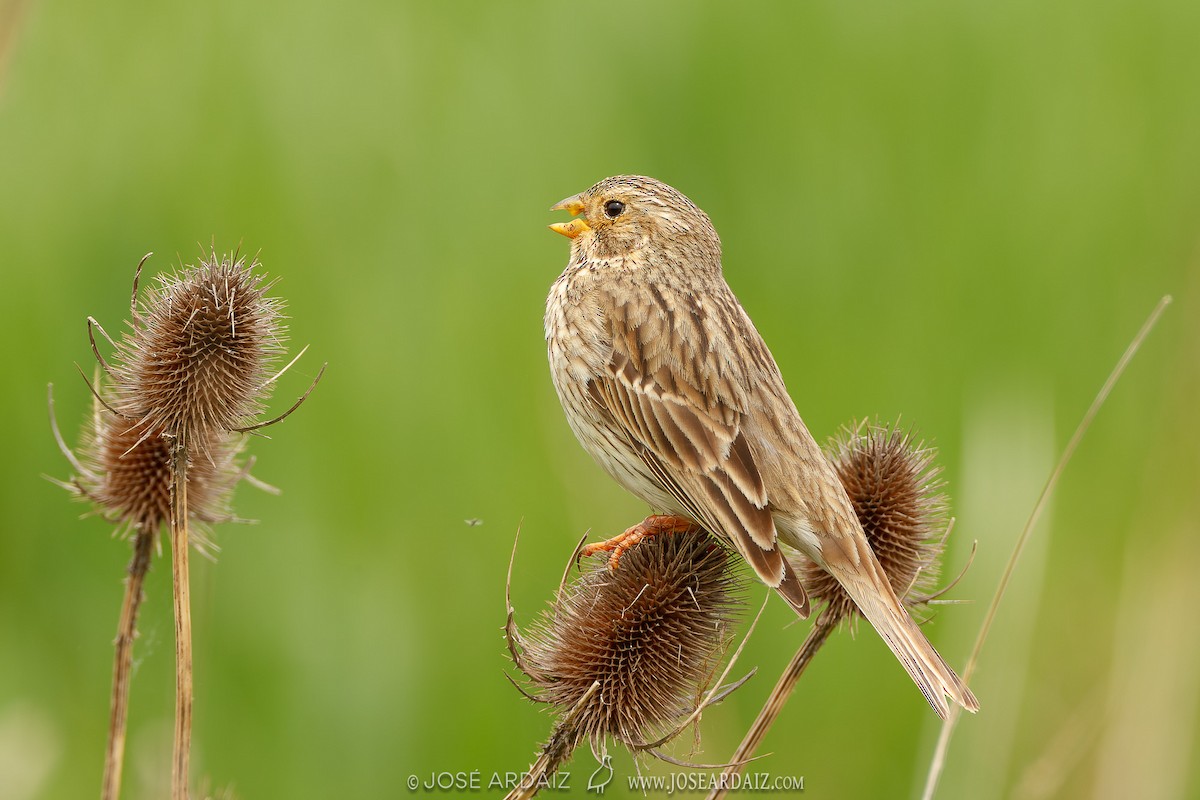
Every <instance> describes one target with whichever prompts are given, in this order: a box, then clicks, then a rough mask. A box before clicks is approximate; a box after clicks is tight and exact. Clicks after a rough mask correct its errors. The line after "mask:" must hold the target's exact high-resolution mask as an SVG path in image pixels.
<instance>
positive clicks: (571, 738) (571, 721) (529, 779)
mask: <svg viewBox="0 0 1200 800" xmlns="http://www.w3.org/2000/svg"><path fill="white" fill-rule="evenodd" d="M598 691H600V681H595V682H594V683H593V684H592V685H591V687H590V688H589V689H588V690H587V691H586V692H584V693H583V695H582V696H581V697H580V698H579V701H578V702H577V703H575V705H574V707H573V708H572V709H571V710H570V711H568V712H567V713H566V714H565V715H564V716H563V718H562V719H560V720H559V721H558V724H556V725H555V726H554V732H553V733H551V734H550V741H549V742H547V743H546V746H545V747H543V748H542V751H541V752H540V753H538V757H537V760H536V761H534V762H533V764H531V765H530V767H529V769H528V770H527V771H526V772H525V774H524V775H523V776H522V777H521V779H520V780H519V781H518V782H517V785H516V786H514V787H513V790H512V791H511V792H509V793H508V794H507V795H505V797H504V800H529V798H531V797H533V796H534V795H536V794H537V793H538V792H539V791H541V789H542V785H543V784H544V783H545V782H546V781H547V780H549V779H550V778H551V777H553V776H554V774H555V773H556V772H558V768H559V767H561V766H562V765H563V764H564V763H566V761H567V759H569V758H570V757H571V754H572V753H574V752H575V744H576V743H577V742H578V741H579V740H580V738H582V736H581V733H580V731H579V724H578V720H579V718H580V717H581V716H582V715H583V713H584V711H585V710H586V709H587V706H588V703H590V702H591V700H592V697H593V696H594V695H595V694H596V692H598Z"/></svg>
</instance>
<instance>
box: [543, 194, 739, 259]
mask: <svg viewBox="0 0 1200 800" xmlns="http://www.w3.org/2000/svg"><path fill="white" fill-rule="evenodd" d="M550 210H551V211H563V210H565V211H569V212H571V216H573V217H575V219H572V220H571V221H570V222H556V223H554V224H553V225H551V226H550V230H552V231H554V232H555V233H561V234H562V235H563V236H566V237H567V238H569V239H570V240H571V250H572V253H573V254H579V255H583V256H586V257H587V258H588V259H589V260H611V259H619V258H628V257H631V256H635V255H637V254H638V253H644V252H646V251H648V250H649V251H651V253H652V254H661V255H663V256H666V257H674V258H682V259H687V260H696V259H700V260H703V261H706V262H712V263H715V264H716V265H718V268H719V265H720V257H721V240H720V239H719V238H718V237H717V232H716V230H715V229H714V228H713V225H712V222H711V221H710V220H709V218H708V215H707V214H705V213H704V212H703V211H701V210H700V209H699V208H697V207H696V205H695V204H694V203H693V202H692V201H691V200H689V199H688V198H687V197H685V196H684V195H683V193H681V192H679V191H678V190H676V189H673V188H671V187H670V186H668V185H667V184H665V183H663V182H661V181H657V180H655V179H654V178H647V177H645V176H642V175H617V176H615V177H612V178H605V179H604V180H602V181H600V182H599V183H597V184H596V185H595V186H593V187H592V188H590V189H588V190H587V191H585V192H580V193H579V194H576V195H572V196H571V197H568V198H566V199H565V200H561V201H560V202H558V203H556V204H554V206H553V207H552V208H551V209H550Z"/></svg>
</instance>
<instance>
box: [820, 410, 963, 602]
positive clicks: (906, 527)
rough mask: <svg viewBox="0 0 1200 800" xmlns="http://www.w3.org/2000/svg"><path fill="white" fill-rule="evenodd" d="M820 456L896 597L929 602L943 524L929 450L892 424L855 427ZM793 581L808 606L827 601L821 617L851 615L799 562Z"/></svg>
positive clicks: (833, 588)
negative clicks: (824, 456)
mask: <svg viewBox="0 0 1200 800" xmlns="http://www.w3.org/2000/svg"><path fill="white" fill-rule="evenodd" d="M826 454H827V456H828V458H829V460H830V463H831V464H832V465H833V468H834V470H835V471H836V472H837V474H838V477H839V478H841V481H842V486H843V487H844V488H845V489H846V494H847V495H849V497H850V502H851V504H852V505H853V507H854V510H855V512H856V513H857V514H858V519H859V522H860V523H861V524H862V527H863V532H864V533H865V534H866V536H867V542H868V543H869V544H870V545H871V549H872V551H874V553H875V557H876V558H877V559H879V563H880V565H881V566H882V567H883V570H884V573H885V574H886V575H887V576H888V580H889V581H891V584H892V589H893V590H894V591H895V592H896V595H897V597H899V598H900V599H901V602H903V603H905V604H906V605H908V606H910V607H911V606H916V605H920V604H921V603H923V602H925V601H927V600H929V599H930V597H929V595H928V594H926V593H925V592H926V591H927V590H928V589H929V587H931V586H932V585H933V584H934V583H935V582H936V580H937V574H938V569H937V567H938V564H937V561H938V557H939V556H940V555H941V552H942V547H943V543H944V541H943V538H944V537H942V536H941V533H942V531H943V530H944V528H945V523H946V497H945V495H944V494H943V493H942V489H943V487H944V484H943V483H942V481H941V480H940V479H939V477H938V476H939V474H940V472H941V468H940V467H938V466H936V465H934V463H933V460H934V458H935V456H936V454H937V453H936V450H934V449H933V448H932V447H929V446H926V445H925V444H924V443H921V442H916V441H914V439H913V437H912V435H911V434H910V433H906V432H902V431H900V430H897V429H896V428H895V427H894V426H888V425H880V424H872V423H866V422H860V423H858V424H855V425H852V426H849V427H847V428H845V429H843V431H842V432H841V434H840V435H838V436H836V437H834V438H832V439H831V440H830V442H829V445H828V446H827V448H826ZM800 579H801V581H802V582H803V583H804V587H805V589H806V590H807V591H808V593H809V596H811V597H812V598H813V600H814V601H818V600H824V601H825V602H826V603H827V610H826V611H825V612H824V613H826V614H832V615H834V616H835V617H836V618H837V619H842V618H849V617H853V616H854V615H856V614H857V613H858V609H857V607H856V606H855V605H854V601H853V600H851V599H850V596H849V595H848V594H846V591H845V590H844V589H843V588H842V587H841V585H840V584H839V583H838V582H837V581H836V580H835V579H834V578H833V576H831V575H830V574H829V573H828V572H825V571H824V570H823V569H821V568H820V567H818V566H817V565H816V564H814V563H813V562H812V561H811V560H809V559H807V558H805V559H803V561H802V566H801V570H800Z"/></svg>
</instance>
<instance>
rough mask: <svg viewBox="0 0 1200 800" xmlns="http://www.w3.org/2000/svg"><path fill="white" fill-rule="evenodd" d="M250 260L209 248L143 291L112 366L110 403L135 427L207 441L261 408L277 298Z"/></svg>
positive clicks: (277, 323)
mask: <svg viewBox="0 0 1200 800" xmlns="http://www.w3.org/2000/svg"><path fill="white" fill-rule="evenodd" d="M257 266H258V262H257V261H253V262H251V263H247V262H246V259H245V258H244V257H238V256H237V255H236V254H226V255H218V254H217V253H216V251H215V250H213V251H212V252H211V253H210V255H209V257H208V259H207V260H206V259H204V258H201V259H200V263H199V265H197V266H191V267H185V268H182V269H180V270H179V271H177V272H175V273H170V274H164V275H160V276H159V278H158V282H159V285H158V286H157V287H155V288H153V289H151V290H150V291H149V292H147V296H146V298H145V300H144V301H143V303H142V306H141V310H140V311H139V312H138V313H137V314H136V316H135V318H134V319H133V320H132V321H131V323H130V330H129V331H127V332H126V333H125V336H124V337H123V338H122V339H121V341H120V343H119V344H118V348H117V350H118V352H117V359H116V363H114V364H113V366H112V368H111V373H112V377H113V384H114V402H113V408H114V409H116V410H117V411H118V412H120V413H121V414H123V415H125V416H127V417H130V418H132V419H134V420H136V422H137V427H139V428H141V431H142V435H147V434H149V433H150V432H152V431H161V432H162V433H163V434H165V435H166V436H167V437H180V436H182V437H186V438H189V439H191V440H192V444H193V446H195V447H204V446H206V445H207V444H208V443H210V442H213V441H216V440H217V439H216V438H215V437H216V436H217V435H218V434H225V433H228V432H230V431H236V430H238V429H240V428H242V427H244V426H246V425H248V424H250V423H251V421H252V420H253V419H254V418H255V417H256V416H257V415H258V414H260V413H261V412H262V408H263V402H264V401H265V399H266V397H267V394H268V391H269V388H270V385H269V379H270V377H271V370H272V367H273V365H274V364H275V363H276V361H277V360H278V357H279V356H280V355H281V354H282V352H283V342H284V332H283V316H282V314H281V309H282V306H283V303H282V301H281V300H280V299H279V298H275V297H268V296H267V295H266V292H267V290H269V289H270V288H271V286H272V285H273V284H272V282H267V281H265V279H264V276H263V275H262V274H261V273H258V272H256V271H255V268H256V267H257ZM195 452H196V453H198V454H199V453H202V452H203V451H202V450H196V451H195Z"/></svg>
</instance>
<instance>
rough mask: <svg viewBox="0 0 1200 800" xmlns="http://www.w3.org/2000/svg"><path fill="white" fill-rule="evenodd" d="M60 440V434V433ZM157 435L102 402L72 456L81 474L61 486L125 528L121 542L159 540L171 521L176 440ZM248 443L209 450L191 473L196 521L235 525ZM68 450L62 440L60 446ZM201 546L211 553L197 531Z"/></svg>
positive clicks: (226, 440)
mask: <svg viewBox="0 0 1200 800" xmlns="http://www.w3.org/2000/svg"><path fill="white" fill-rule="evenodd" d="M56 433H57V431H56ZM149 433H150V435H148V436H147V435H146V432H145V431H143V430H142V428H141V427H140V426H138V425H136V423H135V422H133V421H131V420H128V419H125V418H123V417H120V416H117V415H115V414H113V413H112V412H110V411H108V410H107V409H105V408H104V407H103V406H101V405H100V403H99V402H97V403H96V405H95V408H94V410H93V414H92V419H91V424H90V425H89V426H88V427H87V428H85V430H84V432H83V435H82V437H81V438H80V446H79V452H78V456H76V454H75V453H72V452H71V451H69V450H67V449H65V445H62V446H63V447H64V453H65V454H66V455H67V458H68V459H69V460H70V461H71V463H72V465H73V466H74V467H75V470H76V474H75V475H73V476H72V477H71V478H70V479H69V480H68V481H66V482H60V483H61V485H63V486H65V487H66V488H67V489H68V490H69V491H71V492H72V493H73V494H75V495H76V496H77V497H79V498H80V499H82V500H86V501H88V502H90V503H91V504H92V505H93V507H94V509H95V512H96V513H97V514H98V515H100V516H102V517H104V518H105V519H106V520H108V521H109V522H111V523H113V524H115V525H116V526H117V533H118V535H121V536H124V535H126V534H130V533H139V532H147V533H156V532H157V531H158V530H160V529H162V528H163V527H164V526H165V525H166V524H167V523H168V521H169V519H170V514H171V482H172V475H171V440H170V439H169V438H168V437H165V436H162V435H161V432H157V431H150V432H149ZM243 441H244V439H243V437H241V436H229V435H226V436H223V437H219V438H216V439H214V440H213V441H209V442H205V443H203V445H204V446H203V448H198V449H202V450H203V452H205V454H206V455H205V457H204V458H197V459H193V460H192V461H191V462H190V465H189V468H188V495H187V503H188V516H189V517H190V518H191V519H192V520H194V521H196V522H199V523H202V524H216V523H219V522H223V521H226V520H229V519H232V517H233V515H232V512H231V511H230V505H229V502H230V496H231V495H232V493H233V489H234V487H235V486H236V484H237V483H238V481H239V480H241V479H242V478H243V477H245V476H246V470H245V469H244V468H243V467H242V465H241V464H240V463H239V461H238V455H239V453H240V452H241V449H242V444H243ZM60 444H61V439H60ZM197 533H198V535H197V537H196V541H195V544H196V546H197V548H199V549H200V550H202V551H204V550H207V549H208V548H210V547H211V546H212V545H211V543H210V542H209V541H208V540H207V539H206V538H205V537H204V536H202V535H200V534H199V532H197Z"/></svg>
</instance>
